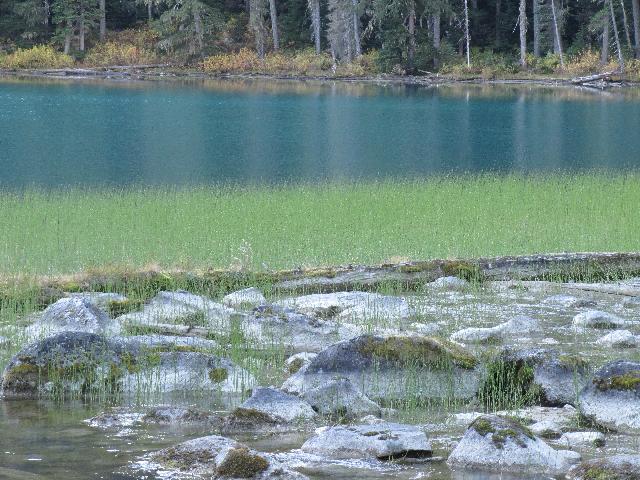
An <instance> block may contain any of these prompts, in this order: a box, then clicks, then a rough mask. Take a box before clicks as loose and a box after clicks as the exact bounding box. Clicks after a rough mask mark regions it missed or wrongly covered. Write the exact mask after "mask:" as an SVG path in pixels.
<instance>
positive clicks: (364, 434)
mask: <svg viewBox="0 0 640 480" xmlns="http://www.w3.org/2000/svg"><path fill="white" fill-rule="evenodd" d="M302 451H304V452H307V453H312V454H316V455H321V456H327V457H330V458H377V459H381V460H387V459H397V458H404V457H409V458H425V457H430V456H431V455H432V448H431V444H430V442H429V440H428V439H427V436H426V434H425V433H424V432H423V431H422V430H420V429H419V428H417V427H414V426H411V425H402V424H397V423H379V424H375V425H354V426H349V427H342V426H338V427H324V428H321V429H318V430H317V431H316V435H314V436H313V437H311V438H310V439H309V440H307V441H306V442H305V443H304V445H302Z"/></svg>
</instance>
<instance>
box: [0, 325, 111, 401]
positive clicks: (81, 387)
mask: <svg viewBox="0 0 640 480" xmlns="http://www.w3.org/2000/svg"><path fill="white" fill-rule="evenodd" d="M119 365H120V358H119V356H118V354H117V353H116V352H115V351H114V350H113V348H112V345H111V344H110V342H109V340H108V339H107V338H106V337H104V336H102V335H97V334H95V333H86V332H63V333H58V334H57V335H52V336H50V337H46V338H44V339H42V340H38V341H36V342H34V343H31V344H29V345H27V346H26V347H24V348H23V349H22V350H20V351H19V352H18V353H17V354H15V355H14V356H13V358H11V360H10V361H9V364H8V365H7V366H6V367H5V369H4V372H3V374H2V390H1V393H2V395H3V396H4V397H7V398H37V397H49V396H54V397H57V398H63V397H66V396H81V395H85V394H91V392H94V391H101V390H104V389H105V388H108V387H110V386H113V384H114V382H115V381H116V378H115V376H114V371H115V370H118V369H119Z"/></svg>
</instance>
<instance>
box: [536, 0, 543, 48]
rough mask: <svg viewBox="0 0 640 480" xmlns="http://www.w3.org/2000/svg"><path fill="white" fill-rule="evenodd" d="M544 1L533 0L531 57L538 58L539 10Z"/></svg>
mask: <svg viewBox="0 0 640 480" xmlns="http://www.w3.org/2000/svg"><path fill="white" fill-rule="evenodd" d="M543 1H544V0H533V56H534V57H539V56H540V28H541V24H540V8H541V6H542V5H541V3H542V2H543Z"/></svg>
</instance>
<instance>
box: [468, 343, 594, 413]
mask: <svg viewBox="0 0 640 480" xmlns="http://www.w3.org/2000/svg"><path fill="white" fill-rule="evenodd" d="M589 375H590V371H589V366H588V365H587V363H586V362H585V361H584V360H583V359H582V358H581V357H579V356H577V355H571V354H563V353H561V352H558V351H555V350H549V349H524V350H518V349H511V348H507V349H505V350H503V351H502V352H501V354H500V355H499V356H498V358H497V359H496V360H494V361H493V362H490V363H489V364H488V368H487V374H486V377H485V379H484V381H483V384H482V387H481V388H480V397H481V399H482V400H483V401H485V403H486V404H487V406H489V407H491V408H494V407H498V408H508V407H511V405H508V403H504V402H507V401H508V400H509V399H511V400H513V401H514V402H516V403H528V404H541V405H546V406H564V405H566V404H570V405H576V403H577V401H578V393H579V392H580V390H581V389H582V387H583V386H584V385H586V384H587V382H588V379H589ZM496 401H497V402H498V404H497V405H494V404H493V403H492V402H496ZM503 401H504V402H503Z"/></svg>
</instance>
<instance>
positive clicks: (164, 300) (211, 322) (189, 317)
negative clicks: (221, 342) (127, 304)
mask: <svg viewBox="0 0 640 480" xmlns="http://www.w3.org/2000/svg"><path fill="white" fill-rule="evenodd" d="M242 317H243V316H242V314H240V313H238V312H236V311H235V310H233V309H231V308H228V307H226V306H224V305H222V304H220V303H216V302H214V301H213V300H211V299H209V298H206V297H202V296H200V295H194V294H192V293H189V292H184V291H176V292H159V293H158V294H157V295H156V296H155V297H154V298H152V299H151V300H149V302H147V303H146V304H145V305H144V307H143V309H142V311H139V312H131V313H126V314H124V315H121V316H120V317H118V320H119V321H120V322H121V323H122V325H123V326H125V327H127V328H129V329H138V330H151V331H164V330H169V331H175V328H174V329H171V326H172V325H179V326H184V327H186V331H185V332H184V333H187V332H188V331H189V327H206V328H210V329H211V330H213V331H228V330H229V328H230V326H231V321H232V319H241V318H242ZM179 333H183V332H179Z"/></svg>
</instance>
